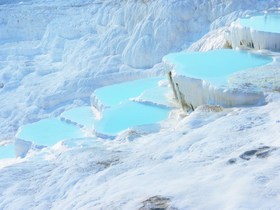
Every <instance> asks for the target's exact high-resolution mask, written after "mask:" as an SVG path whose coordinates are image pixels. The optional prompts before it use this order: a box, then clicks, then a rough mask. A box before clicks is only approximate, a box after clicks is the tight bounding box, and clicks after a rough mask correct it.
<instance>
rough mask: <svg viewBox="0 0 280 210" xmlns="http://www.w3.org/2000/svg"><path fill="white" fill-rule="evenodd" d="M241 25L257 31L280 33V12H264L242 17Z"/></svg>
mask: <svg viewBox="0 0 280 210" xmlns="http://www.w3.org/2000/svg"><path fill="white" fill-rule="evenodd" d="M239 22H240V24H241V25H243V26H245V27H248V28H252V29H254V30H257V31H264V32H272V33H280V14H279V13H274V14H264V15H257V16H253V17H250V18H240V19H239Z"/></svg>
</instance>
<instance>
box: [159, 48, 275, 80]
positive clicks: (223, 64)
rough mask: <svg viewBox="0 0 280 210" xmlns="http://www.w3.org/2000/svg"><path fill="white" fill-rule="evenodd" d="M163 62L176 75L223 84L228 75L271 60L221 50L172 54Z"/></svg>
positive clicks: (241, 52)
mask: <svg viewBox="0 0 280 210" xmlns="http://www.w3.org/2000/svg"><path fill="white" fill-rule="evenodd" d="M163 60H164V61H165V62H167V63H169V64H172V65H174V67H175V71H176V73H177V74H181V75H185V76H188V77H191V78H197V79H204V80H208V81H210V82H214V83H217V84H224V83H226V82H227V76H229V75H230V74H232V73H234V72H237V71H241V70H246V69H250V68H253V67H257V66H261V65H265V64H268V63H270V62H272V60H273V59H272V58H271V57H269V56H262V55H256V54H253V53H249V52H247V51H239V50H230V49H222V50H213V51H208V52H179V53H172V54H168V55H166V56H165V57H164V58H163Z"/></svg>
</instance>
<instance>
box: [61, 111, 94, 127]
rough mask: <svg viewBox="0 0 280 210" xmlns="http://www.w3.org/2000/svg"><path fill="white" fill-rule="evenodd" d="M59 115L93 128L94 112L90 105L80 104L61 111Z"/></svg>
mask: <svg viewBox="0 0 280 210" xmlns="http://www.w3.org/2000/svg"><path fill="white" fill-rule="evenodd" d="M60 117H61V118H64V119H66V120H70V121H71V122H74V123H77V124H79V125H82V126H84V127H86V128H88V129H92V128H93V123H94V114H93V112H92V110H91V107H90V106H81V107H76V108H73V109H69V110H67V111H65V112H63V113H62V114H61V115H60Z"/></svg>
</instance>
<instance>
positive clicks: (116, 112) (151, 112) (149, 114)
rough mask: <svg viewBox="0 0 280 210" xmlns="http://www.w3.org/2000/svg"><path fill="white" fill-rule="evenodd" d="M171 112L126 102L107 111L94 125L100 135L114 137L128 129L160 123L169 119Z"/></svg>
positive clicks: (166, 109) (165, 109)
mask: <svg viewBox="0 0 280 210" xmlns="http://www.w3.org/2000/svg"><path fill="white" fill-rule="evenodd" d="M169 112H170V109H168V108H162V107H158V106H150V105H145V104H141V103H137V102H132V101H127V100H125V101H123V102H122V103H121V104H118V105H116V106H114V107H112V108H108V109H105V110H104V111H103V113H102V118H101V119H100V120H98V121H96V122H95V123H94V127H95V129H96V131H97V132H98V133H103V134H107V135H112V136H114V135H116V134H118V133H119V132H120V131H123V130H125V129H127V128H133V127H136V126H140V125H147V124H154V123H157V122H160V121H162V120H164V119H166V118H167V117H168V114H169Z"/></svg>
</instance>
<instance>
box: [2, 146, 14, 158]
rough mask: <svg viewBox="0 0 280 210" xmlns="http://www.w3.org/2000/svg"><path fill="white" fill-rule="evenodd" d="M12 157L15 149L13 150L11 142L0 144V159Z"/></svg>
mask: <svg viewBox="0 0 280 210" xmlns="http://www.w3.org/2000/svg"><path fill="white" fill-rule="evenodd" d="M14 157H15V151H14V145H13V144H9V145H5V146H0V159H7V158H14Z"/></svg>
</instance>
